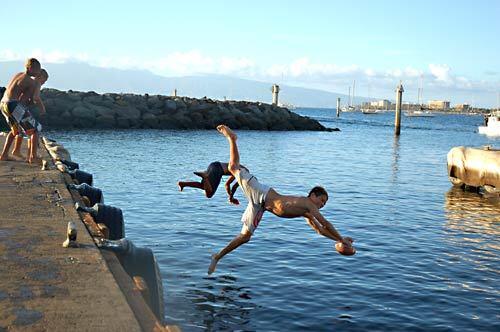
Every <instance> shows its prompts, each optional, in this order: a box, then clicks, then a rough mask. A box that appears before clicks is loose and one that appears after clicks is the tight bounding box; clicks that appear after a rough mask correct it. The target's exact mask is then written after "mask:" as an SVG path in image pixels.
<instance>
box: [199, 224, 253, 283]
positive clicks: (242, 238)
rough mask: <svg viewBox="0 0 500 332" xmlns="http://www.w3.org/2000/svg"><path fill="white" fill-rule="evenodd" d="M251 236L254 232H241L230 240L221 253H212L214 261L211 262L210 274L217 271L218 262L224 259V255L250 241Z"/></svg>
mask: <svg viewBox="0 0 500 332" xmlns="http://www.w3.org/2000/svg"><path fill="white" fill-rule="evenodd" d="M251 237H252V234H251V233H250V232H246V233H244V234H239V235H238V236H236V237H235V238H234V239H233V240H232V241H231V242H229V244H228V245H227V246H226V247H225V248H224V249H222V250H221V251H219V253H217V254H213V255H212V262H211V263H210V266H209V267H208V274H212V273H213V272H214V271H215V268H216V266H217V263H218V262H219V261H220V260H221V259H222V257H224V256H226V255H227V254H229V253H230V252H231V251H233V250H234V249H236V248H238V247H239V246H241V245H242V244H245V243H247V242H248V241H250V238H251Z"/></svg>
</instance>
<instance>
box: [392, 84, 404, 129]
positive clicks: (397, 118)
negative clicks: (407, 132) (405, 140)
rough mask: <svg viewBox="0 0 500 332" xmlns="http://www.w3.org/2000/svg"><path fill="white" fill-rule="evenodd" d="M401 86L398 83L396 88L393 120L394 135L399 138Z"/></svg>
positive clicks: (402, 90)
mask: <svg viewBox="0 0 500 332" xmlns="http://www.w3.org/2000/svg"><path fill="white" fill-rule="evenodd" d="M403 92H404V89H403V84H402V83H401V82H399V85H398V87H397V88H396V115H395V119H394V126H395V127H394V134H395V135H396V136H399V135H400V134H401V102H402V100H403Z"/></svg>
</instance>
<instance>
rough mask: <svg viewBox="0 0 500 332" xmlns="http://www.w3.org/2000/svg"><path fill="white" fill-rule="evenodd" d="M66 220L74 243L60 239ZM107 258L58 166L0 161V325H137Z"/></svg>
mask: <svg viewBox="0 0 500 332" xmlns="http://www.w3.org/2000/svg"><path fill="white" fill-rule="evenodd" d="M4 140H5V136H0V146H2V147H3V144H4ZM23 145H24V148H25V146H26V141H25V142H24V144H23ZM23 153H24V154H25V153H26V149H24V151H23ZM39 154H41V155H42V157H43V158H44V159H46V160H51V158H50V157H49V155H48V153H47V151H46V150H45V149H43V148H42V149H40V151H39ZM69 221H74V222H75V224H76V225H77V228H78V243H79V245H80V247H79V248H64V247H63V246H62V244H63V242H64V240H65V239H66V231H67V224H68V222H69ZM108 265H109V263H107V262H106V260H105V258H104V256H103V254H102V253H101V252H100V250H99V249H97V247H96V246H95V244H94V241H93V239H92V238H91V236H90V235H89V233H88V231H87V230H86V227H85V225H84V224H83V222H82V221H81V219H80V217H79V214H78V212H77V211H76V210H75V208H74V200H73V198H72V196H71V193H70V192H69V191H68V189H67V188H66V183H65V180H64V175H63V174H62V173H61V172H60V171H59V170H57V169H55V168H54V167H52V168H51V169H49V170H41V167H40V166H38V165H36V166H35V165H29V164H27V163H26V162H22V161H0V331H4V330H9V331H10V330H14V331H89V330H92V331H142V330H144V325H141V324H140V322H139V321H138V319H137V317H136V316H137V313H135V314H134V310H133V309H131V306H130V305H129V302H127V297H126V295H125V294H124V292H123V290H121V289H120V286H119V285H118V284H117V281H116V280H115V278H114V276H113V273H112V272H111V271H110V267H108ZM139 320H140V319H139Z"/></svg>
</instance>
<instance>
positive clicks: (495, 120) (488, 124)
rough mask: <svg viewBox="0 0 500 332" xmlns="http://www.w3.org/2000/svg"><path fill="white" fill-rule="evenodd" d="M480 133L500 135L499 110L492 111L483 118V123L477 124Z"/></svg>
mask: <svg viewBox="0 0 500 332" xmlns="http://www.w3.org/2000/svg"><path fill="white" fill-rule="evenodd" d="M478 131H479V133H480V134H483V135H486V136H497V137H500V112H498V111H497V112H493V113H491V114H490V115H489V116H487V117H486V118H485V125H484V126H479V127H478Z"/></svg>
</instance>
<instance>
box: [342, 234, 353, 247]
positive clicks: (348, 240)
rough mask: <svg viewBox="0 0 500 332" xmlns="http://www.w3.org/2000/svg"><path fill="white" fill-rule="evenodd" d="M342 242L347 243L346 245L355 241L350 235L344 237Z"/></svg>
mask: <svg viewBox="0 0 500 332" xmlns="http://www.w3.org/2000/svg"><path fill="white" fill-rule="evenodd" d="M341 242H342V243H344V244H346V245H352V243H353V242H354V240H353V239H352V238H351V237H349V236H345V237H343V238H342V241H341Z"/></svg>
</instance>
